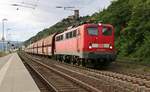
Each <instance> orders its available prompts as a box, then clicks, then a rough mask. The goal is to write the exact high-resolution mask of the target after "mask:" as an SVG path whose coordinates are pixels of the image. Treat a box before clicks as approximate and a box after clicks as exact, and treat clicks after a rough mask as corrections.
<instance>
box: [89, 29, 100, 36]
mask: <svg viewBox="0 0 150 92" xmlns="http://www.w3.org/2000/svg"><path fill="white" fill-rule="evenodd" d="M87 30H88V34H89V35H95V36H97V35H98V28H97V27H89V28H87Z"/></svg>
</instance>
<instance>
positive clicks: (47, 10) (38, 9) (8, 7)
mask: <svg viewBox="0 0 150 92" xmlns="http://www.w3.org/2000/svg"><path fill="white" fill-rule="evenodd" d="M111 1H112V0H0V40H1V38H2V20H3V19H7V20H5V21H3V22H4V29H5V32H4V34H5V39H6V40H13V41H25V40H27V39H29V38H30V37H32V36H34V35H36V34H37V33H38V32H39V31H42V30H43V29H45V28H49V27H50V26H52V25H54V24H55V23H57V22H59V21H61V20H62V19H63V18H67V17H68V16H70V15H73V11H71V10H64V9H61V8H56V6H63V7H68V6H73V7H75V8H74V9H79V10H80V16H85V15H92V14H93V13H95V12H98V11H100V10H102V9H104V8H107V7H108V6H109V5H110V4H111ZM12 4H18V5H19V6H13V5H12Z"/></svg>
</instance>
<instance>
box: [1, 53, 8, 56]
mask: <svg viewBox="0 0 150 92" xmlns="http://www.w3.org/2000/svg"><path fill="white" fill-rule="evenodd" d="M7 54H8V53H5V52H0V57H3V56H5V55H7Z"/></svg>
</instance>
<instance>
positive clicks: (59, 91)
mask: <svg viewBox="0 0 150 92" xmlns="http://www.w3.org/2000/svg"><path fill="white" fill-rule="evenodd" d="M29 60H30V61H29ZM27 63H28V65H29V66H30V67H32V68H33V69H34V71H36V72H38V73H39V74H40V75H41V76H42V77H43V78H44V79H45V80H46V81H47V82H48V84H49V85H50V86H51V89H54V90H53V92H101V90H98V89H96V88H94V87H92V86H90V85H88V84H86V83H83V82H82V81H80V80H77V79H75V78H73V77H71V76H69V75H66V74H65V73H63V72H61V71H59V70H56V69H55V68H53V67H50V66H47V65H45V64H43V63H41V62H38V61H36V60H33V59H31V58H28V61H27ZM50 92H51V91H50Z"/></svg>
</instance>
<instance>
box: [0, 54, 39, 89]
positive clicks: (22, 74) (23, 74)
mask: <svg viewBox="0 0 150 92" xmlns="http://www.w3.org/2000/svg"><path fill="white" fill-rule="evenodd" d="M0 92H40V90H39V88H38V87H37V85H36V84H35V82H34V80H33V79H32V77H31V75H30V74H29V72H28V71H27V69H26V68H25V66H24V65H23V63H22V61H21V59H20V58H19V56H18V55H17V53H13V54H10V55H7V56H5V57H2V58H0Z"/></svg>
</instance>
